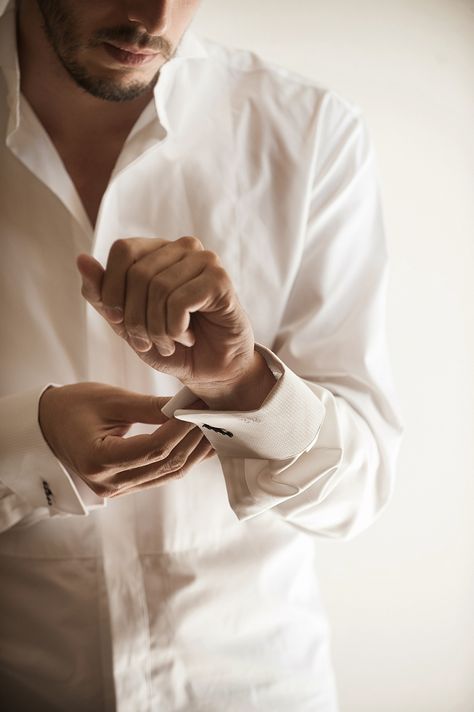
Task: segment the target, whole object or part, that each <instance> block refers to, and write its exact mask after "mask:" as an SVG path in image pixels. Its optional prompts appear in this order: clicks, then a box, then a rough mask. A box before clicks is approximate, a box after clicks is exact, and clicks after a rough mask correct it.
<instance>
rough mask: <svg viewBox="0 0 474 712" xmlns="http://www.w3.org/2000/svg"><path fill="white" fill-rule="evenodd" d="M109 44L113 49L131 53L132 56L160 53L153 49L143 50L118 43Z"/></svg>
mask: <svg viewBox="0 0 474 712" xmlns="http://www.w3.org/2000/svg"><path fill="white" fill-rule="evenodd" d="M107 44H109V45H112V47H115V48H116V49H121V50H123V51H124V52H130V54H158V52H154V51H153V50H152V49H141V48H140V47H134V46H133V45H125V44H119V43H118V42H107Z"/></svg>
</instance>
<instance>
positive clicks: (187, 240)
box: [177, 235, 204, 250]
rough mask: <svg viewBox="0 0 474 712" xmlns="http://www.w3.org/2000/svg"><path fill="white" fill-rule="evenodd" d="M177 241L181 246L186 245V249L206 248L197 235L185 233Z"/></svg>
mask: <svg viewBox="0 0 474 712" xmlns="http://www.w3.org/2000/svg"><path fill="white" fill-rule="evenodd" d="M177 242H179V243H180V244H181V246H182V247H184V248H185V249H186V250H203V249H204V247H203V244H202V242H201V240H198V238H197V237H193V236H192V235H184V236H183V237H180V238H179V240H177Z"/></svg>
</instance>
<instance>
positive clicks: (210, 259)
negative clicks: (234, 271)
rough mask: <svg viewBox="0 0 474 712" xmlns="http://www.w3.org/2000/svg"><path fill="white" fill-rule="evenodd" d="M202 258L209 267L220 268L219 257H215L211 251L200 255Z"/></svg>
mask: <svg viewBox="0 0 474 712" xmlns="http://www.w3.org/2000/svg"><path fill="white" fill-rule="evenodd" d="M202 257H203V259H204V260H205V262H206V264H207V265H209V266H211V267H220V266H221V262H220V259H219V257H218V256H217V255H216V253H215V252H212V250H204V251H203V253H202Z"/></svg>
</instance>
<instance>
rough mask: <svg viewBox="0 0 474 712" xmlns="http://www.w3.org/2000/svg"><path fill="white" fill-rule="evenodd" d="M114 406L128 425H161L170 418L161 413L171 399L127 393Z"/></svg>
mask: <svg viewBox="0 0 474 712" xmlns="http://www.w3.org/2000/svg"><path fill="white" fill-rule="evenodd" d="M118 400H119V402H116V403H115V404H114V405H115V406H116V409H117V411H118V413H120V419H121V420H122V421H124V422H126V423H150V424H152V425H160V424H162V423H166V421H167V420H169V418H168V417H167V416H166V415H165V414H164V413H162V412H161V409H162V408H163V407H164V406H165V405H166V403H168V401H169V400H170V398H163V397H161V396H150V395H144V394H142V393H132V392H130V391H125V392H124V394H123V395H121V396H120V398H119V399H118Z"/></svg>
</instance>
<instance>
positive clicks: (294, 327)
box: [0, 0, 400, 712]
mask: <svg viewBox="0 0 474 712" xmlns="http://www.w3.org/2000/svg"><path fill="white" fill-rule="evenodd" d="M3 5H5V7H4V8H3V12H2V16H1V18H0V66H1V69H2V72H1V74H0V125H1V126H0V133H1V137H2V140H1V169H0V170H1V173H0V231H1V236H2V252H3V254H2V257H3V259H2V269H3V272H4V274H3V278H2V286H1V289H2V292H1V296H2V300H1V303H2V309H3V312H4V313H3V320H2V328H3V334H2V339H1V348H2V352H3V353H2V358H3V370H2V373H3V379H2V381H3V383H2V394H3V397H2V399H1V408H2V411H1V417H2V458H1V469H0V479H1V482H2V488H1V496H2V499H1V509H0V521H1V525H2V531H3V533H2V535H1V536H0V560H1V566H2V587H1V592H0V596H1V603H0V606H1V611H2V623H1V637H2V647H1V652H0V670H1V673H0V674H1V689H2V695H3V699H5V700H6V701H7V703H8V704H7V708H8V709H15V710H33V709H34V710H35V711H39V710H68V711H72V710H81V712H84V710H91V711H94V712H95V711H96V710H120V711H126V712H127V711H133V712H135V711H137V712H142V711H145V710H152V711H153V712H154V711H155V710H173V711H175V710H186V711H188V710H206V711H207V712H211V711H212V712H214V711H215V712H217V711H219V712H222V711H224V710H225V711H226V712H229V711H230V712H232V711H235V712H237V711H238V712H243V711H247V710H250V709H258V710H272V712H273V711H278V710H280V711H281V712H287V711H288V710H290V709H291V710H298V711H299V712H302V711H303V710H312V711H313V712H315V711H317V712H329V711H330V712H333V711H334V710H336V709H337V702H336V693H335V689H334V681H333V676H332V668H331V662H330V655H329V636H328V629H327V621H326V617H325V613H324V610H323V607H322V603H321V600H320V593H319V589H318V583H317V578H316V575H315V571H314V557H315V547H316V542H317V538H318V537H323V538H348V537H352V536H354V535H355V534H356V533H358V532H359V531H361V530H363V529H364V528H366V527H367V526H368V525H369V524H370V523H371V522H372V521H373V519H374V518H375V516H377V514H378V513H379V512H380V510H381V508H382V507H383V506H384V504H385V503H386V501H387V499H388V497H389V494H390V491H391V487H392V481H393V474H394V462H395V456H396V451H397V448H398V441H399V435H400V423H399V420H398V417H397V414H396V410H395V408H394V405H393V402H394V397H393V392H392V386H391V381H390V375H389V368H388V364H387V357H386V352H385V346H384V335H383V321H384V317H383V311H384V291H385V284H386V249H385V244H384V238H383V227H382V219H381V213H380V205H379V195H378V188H377V182H376V178H375V168H374V157H373V151H372V148H371V144H370V141H369V139H368V137H367V132H366V129H365V125H364V123H363V120H362V119H361V116H360V112H359V110H358V109H357V108H356V107H353V106H350V105H349V104H348V103H347V102H345V101H344V100H342V99H341V98H340V97H338V96H337V95H335V94H334V93H332V92H329V91H327V90H323V89H321V88H320V87H317V86H314V85H313V84H312V83H310V82H307V81H305V80H303V79H302V78H300V77H297V76H295V75H293V74H291V73H288V72H286V71H284V70H282V69H279V68H276V67H273V66H271V65H268V64H266V63H265V62H263V61H262V60H260V59H259V58H258V57H256V56H254V55H253V54H251V53H248V52H242V51H231V50H227V49H225V48H223V47H220V46H219V45H217V44H215V43H212V42H209V41H206V42H201V41H199V40H198V39H197V38H196V37H195V36H194V35H193V34H192V33H191V32H190V31H189V29H188V26H189V24H190V22H191V20H192V18H193V16H194V14H195V12H196V10H197V6H198V0H186V1H185V0H163V1H162V2H159V1H158V0H155V1H154V2H151V1H146V0H142V1H140V2H139V1H138V0H130V1H129V2H125V1H119V0H104V1H103V2H100V3H97V2H95V0H84V2H81V3H77V2H74V0H22V2H21V3H16V4H15V3H13V2H9V3H8V2H7V3H3ZM76 263H77V268H78V269H77V268H76ZM78 270H79V271H78ZM81 291H82V296H81ZM170 396H174V397H173V398H172V400H169V397H170ZM137 424H138V425H137ZM139 424H142V425H139ZM143 424H146V425H143ZM131 433H134V434H131ZM214 451H215V453H216V454H214ZM183 475H186V476H185V477H183Z"/></svg>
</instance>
